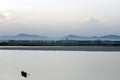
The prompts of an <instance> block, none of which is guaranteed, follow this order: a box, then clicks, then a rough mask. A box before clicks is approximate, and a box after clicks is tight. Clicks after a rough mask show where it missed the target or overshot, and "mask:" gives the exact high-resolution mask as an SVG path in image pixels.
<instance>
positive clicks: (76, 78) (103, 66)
mask: <svg viewBox="0 0 120 80" xmlns="http://www.w3.org/2000/svg"><path fill="white" fill-rule="evenodd" d="M21 70H24V71H26V72H28V73H29V74H30V76H28V78H24V77H21V75H20V71H21ZM0 80H120V52H96V51H91V52H87V51H25V50H22V51H20V50H0Z"/></svg>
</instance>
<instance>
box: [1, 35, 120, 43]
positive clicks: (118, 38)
mask: <svg viewBox="0 0 120 80" xmlns="http://www.w3.org/2000/svg"><path fill="white" fill-rule="evenodd" d="M0 40H1V41H3V40H80V41H84V40H110V41H120V36H118V35H105V36H99V37H96V36H93V37H84V36H77V35H68V36H64V37H58V38H52V37H46V36H39V35H29V34H18V35H14V36H0Z"/></svg>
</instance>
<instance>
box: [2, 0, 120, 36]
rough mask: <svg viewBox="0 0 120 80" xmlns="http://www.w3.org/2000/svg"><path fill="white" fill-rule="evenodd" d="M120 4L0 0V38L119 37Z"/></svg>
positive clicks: (107, 0)
mask: <svg viewBox="0 0 120 80" xmlns="http://www.w3.org/2000/svg"><path fill="white" fill-rule="evenodd" d="M119 21H120V0H0V35H15V34H19V33H28V34H38V35H46V36H63V35H69V34H75V35H82V36H92V35H94V36H97V35H108V34H116V35H120V23H119Z"/></svg>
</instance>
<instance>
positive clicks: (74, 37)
mask: <svg viewBox="0 0 120 80" xmlns="http://www.w3.org/2000/svg"><path fill="white" fill-rule="evenodd" d="M63 39H64V40H110V41H120V36H118V35H106V36H101V37H96V36H93V37H83V36H77V35H68V36H65V37H63Z"/></svg>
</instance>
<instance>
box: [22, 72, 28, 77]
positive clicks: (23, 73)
mask: <svg viewBox="0 0 120 80" xmlns="http://www.w3.org/2000/svg"><path fill="white" fill-rule="evenodd" d="M21 76H22V77H25V78H27V76H29V74H28V73H27V72H24V71H21Z"/></svg>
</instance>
